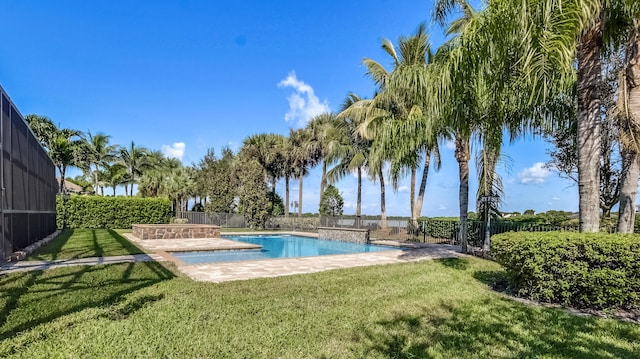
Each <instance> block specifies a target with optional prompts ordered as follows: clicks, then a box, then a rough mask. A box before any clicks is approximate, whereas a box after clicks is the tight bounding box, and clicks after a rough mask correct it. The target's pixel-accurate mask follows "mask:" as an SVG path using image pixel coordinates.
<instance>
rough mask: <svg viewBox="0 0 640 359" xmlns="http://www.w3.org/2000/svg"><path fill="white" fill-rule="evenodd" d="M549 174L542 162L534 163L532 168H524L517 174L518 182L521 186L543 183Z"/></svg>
mask: <svg viewBox="0 0 640 359" xmlns="http://www.w3.org/2000/svg"><path fill="white" fill-rule="evenodd" d="M550 174H551V171H549V169H548V168H546V167H545V166H544V163H543V162H536V163H534V164H533V166H531V167H529V168H525V169H524V170H522V171H521V172H520V173H518V182H519V183H522V184H536V183H543V182H544V179H545V178H546V177H547V176H549V175H550Z"/></svg>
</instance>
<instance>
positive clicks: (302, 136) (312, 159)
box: [289, 128, 319, 217]
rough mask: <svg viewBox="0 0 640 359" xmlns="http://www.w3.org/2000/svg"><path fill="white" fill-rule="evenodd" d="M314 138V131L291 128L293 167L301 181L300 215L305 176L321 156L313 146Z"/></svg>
mask: <svg viewBox="0 0 640 359" xmlns="http://www.w3.org/2000/svg"><path fill="white" fill-rule="evenodd" d="M312 139H313V137H312V133H311V131H309V129H307V128H300V129H297V130H294V129H290V130H289V141H290V144H291V147H290V150H291V152H290V155H291V164H292V169H293V172H294V173H295V175H297V176H298V181H299V183H300V189H299V192H298V206H299V207H298V216H299V217H302V190H303V188H302V185H303V178H304V176H306V175H307V174H308V173H309V167H310V166H314V165H315V164H316V163H317V161H318V158H319V155H318V151H317V148H316V147H315V146H312Z"/></svg>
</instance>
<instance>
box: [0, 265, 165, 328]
mask: <svg viewBox="0 0 640 359" xmlns="http://www.w3.org/2000/svg"><path fill="white" fill-rule="evenodd" d="M117 272H119V275H116V276H114V273H117ZM8 276H16V277H18V278H19V279H18V280H15V281H14V282H12V283H9V284H7V285H5V288H2V289H3V292H4V293H3V295H2V297H4V298H5V305H4V307H0V328H1V329H0V340H4V339H7V338H11V337H13V336H15V335H17V334H18V333H20V332H22V331H24V330H27V329H31V328H34V327H37V326H39V325H40V324H44V323H48V322H51V321H53V320H56V319H58V318H61V317H64V316H66V315H69V314H73V313H76V312H80V311H83V310H85V309H88V308H102V309H104V308H105V307H107V308H109V312H108V313H107V314H106V316H107V317H110V318H115V319H117V318H124V317H127V316H129V315H130V314H131V313H133V312H135V311H137V310H139V309H140V308H142V307H143V306H144V305H146V304H147V303H149V302H154V301H158V300H161V299H163V298H164V296H163V295H155V296H142V297H139V298H137V299H133V301H132V300H130V299H128V298H131V296H132V295H134V296H135V293H136V292H138V291H139V290H141V289H143V288H146V287H149V286H153V285H155V284H157V283H160V282H163V281H166V280H170V279H172V278H175V274H174V273H173V272H171V271H170V270H168V269H167V268H165V267H164V266H163V265H162V264H161V263H158V262H138V263H124V264H110V265H97V266H74V267H67V268H61V269H53V270H46V271H33V272H27V273H16V274H8ZM12 284H13V285H12ZM6 287H9V288H6ZM70 293H73V295H72V297H71V298H72V300H65V299H62V298H69V294H70ZM0 298H1V297H0ZM34 301H37V302H39V303H42V307H41V308H40V309H39V310H38V311H36V312H34V313H32V314H30V315H27V316H25V315H24V313H23V311H25V310H27V311H28V310H29V309H28V306H29V305H33V302H34ZM29 303H31V304H29ZM21 305H26V306H27V307H25V308H22V307H21ZM43 308H46V310H43ZM14 312H16V314H17V315H15V316H13V317H12V315H13V313H14ZM111 312H113V313H111ZM20 313H22V314H20ZM109 313H111V314H109Z"/></svg>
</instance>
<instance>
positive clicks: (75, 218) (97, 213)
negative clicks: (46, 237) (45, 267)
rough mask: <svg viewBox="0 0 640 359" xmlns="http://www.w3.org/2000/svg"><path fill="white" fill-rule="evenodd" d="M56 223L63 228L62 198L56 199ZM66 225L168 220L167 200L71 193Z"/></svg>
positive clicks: (125, 224)
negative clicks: (73, 194)
mask: <svg viewBox="0 0 640 359" xmlns="http://www.w3.org/2000/svg"><path fill="white" fill-rule="evenodd" d="M56 207H57V208H56V212H57V218H56V222H57V225H58V228H62V227H63V224H64V223H63V221H64V216H65V210H64V208H63V199H62V197H60V196H58V197H57V198H56ZM66 207H67V209H66V217H67V218H66V219H67V220H66V222H67V228H131V225H132V224H135V223H158V224H163V223H169V220H170V219H171V201H169V200H168V199H163V198H138V197H102V196H71V197H70V198H69V199H67V205H66Z"/></svg>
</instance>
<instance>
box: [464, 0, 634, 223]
mask: <svg viewBox="0 0 640 359" xmlns="http://www.w3.org/2000/svg"><path fill="white" fill-rule="evenodd" d="M476 17H481V21H472V26H469V27H467V28H466V29H465V30H464V31H463V33H462V34H461V36H460V37H461V40H459V43H462V44H464V45H465V46H460V48H459V49H458V51H457V54H456V56H455V58H456V59H455V62H456V64H455V65H456V66H458V68H464V69H465V70H468V71H472V72H473V71H474V70H475V71H477V70H480V69H485V70H486V69H487V67H486V65H487V64H489V63H491V64H493V65H498V67H499V70H495V69H494V70H493V71H494V72H495V73H501V76H502V77H503V79H505V80H506V81H503V82H506V83H509V84H511V85H512V88H514V89H516V90H517V92H518V93H526V94H527V96H526V97H524V96H523V97H522V99H521V100H522V101H521V105H527V106H528V107H530V108H536V107H539V106H542V107H544V106H546V105H547V104H548V103H549V101H550V100H551V101H552V100H553V98H554V97H555V96H557V95H558V94H562V93H569V92H570V90H571V89H572V88H573V87H574V86H575V87H576V90H577V97H578V101H577V106H578V109H577V113H578V131H577V147H578V187H579V195H580V199H579V209H580V230H581V231H584V232H593V231H598V230H599V222H600V221H599V219H600V215H599V212H600V203H599V187H600V185H599V182H600V179H599V168H598V166H599V164H600V147H601V145H600V142H601V140H600V139H601V135H600V127H599V125H600V119H601V106H600V96H599V94H598V87H597V86H598V83H599V80H600V77H601V62H600V61H601V60H600V59H601V55H602V53H603V50H607V49H611V48H612V47H615V46H618V45H619V44H620V41H621V40H622V41H624V40H625V37H624V36H616V34H620V30H622V29H628V28H629V27H630V26H632V24H634V22H636V23H637V20H638V18H640V3H639V2H638V1H634V0H611V1H604V0H576V1H553V0H526V1H521V2H506V1H498V2H490V3H489V5H488V6H487V8H486V9H485V10H484V11H482V14H481V15H478V16H476ZM621 19H622V20H624V21H623V22H624V23H626V24H625V25H624V26H620V22H619V21H620V20H621ZM612 25H615V26H612ZM514 55H515V56H514ZM463 63H466V64H470V65H471V66H469V67H465V66H462V67H460V66H459V65H461V64H463ZM506 64H508V65H506ZM575 64H577V73H576V71H575V68H574V65H575ZM500 70H504V71H500ZM478 73H479V72H476V75H477V74H478ZM576 76H577V77H576ZM494 83H495V82H494ZM494 92H495V93H500V91H494ZM530 119H531V118H523V117H520V118H519V119H516V121H519V122H520V124H521V126H523V127H524V125H526V122H527V121H529V120H530ZM632 180H634V181H635V180H636V179H632Z"/></svg>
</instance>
